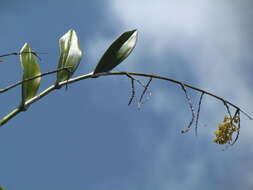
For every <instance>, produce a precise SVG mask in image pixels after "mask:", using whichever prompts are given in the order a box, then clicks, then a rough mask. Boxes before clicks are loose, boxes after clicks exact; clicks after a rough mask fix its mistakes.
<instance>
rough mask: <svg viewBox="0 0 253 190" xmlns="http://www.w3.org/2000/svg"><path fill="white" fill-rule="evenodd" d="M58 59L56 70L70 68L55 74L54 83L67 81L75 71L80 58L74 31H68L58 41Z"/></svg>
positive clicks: (80, 54)
mask: <svg viewBox="0 0 253 190" xmlns="http://www.w3.org/2000/svg"><path fill="white" fill-rule="evenodd" d="M59 46H60V59H59V63H58V69H61V68H66V67H70V68H69V69H68V70H62V71H60V72H58V73H57V80H56V83H59V82H61V81H64V80H67V79H69V78H70V77H71V76H72V75H73V74H74V72H75V71H76V69H77V67H78V65H79V63H80V61H81V58H82V50H81V49H80V45H79V40H78V37H77V34H76V32H75V31H74V30H69V31H68V32H67V33H66V34H64V35H63V36H62V37H61V38H60V40H59Z"/></svg>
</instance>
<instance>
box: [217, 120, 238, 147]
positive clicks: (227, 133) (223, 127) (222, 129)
mask: <svg viewBox="0 0 253 190" xmlns="http://www.w3.org/2000/svg"><path fill="white" fill-rule="evenodd" d="M239 119H240V118H239V116H236V117H234V118H230V117H228V116H227V115H224V120H223V123H219V124H218V130H216V131H214V134H215V136H216V138H215V139H214V140H213V142H214V143H217V144H231V143H232V141H233V138H232V136H233V133H234V132H238V131H239V128H238V126H236V125H235V124H238V122H239ZM234 123H235V124H234Z"/></svg>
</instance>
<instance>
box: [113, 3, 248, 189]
mask: <svg viewBox="0 0 253 190" xmlns="http://www.w3.org/2000/svg"><path fill="white" fill-rule="evenodd" d="M244 2H245V4H246V3H247V1H244ZM245 4H243V3H242V2H241V5H240V6H239V5H238V4H236V2H235V1H220V0H214V1H207V0H187V1H186V0H175V1H173V0H172V1H163V0H157V1H151V0H138V1H130V0H121V1H119V0H111V6H112V10H113V11H114V12H115V18H118V19H119V20H120V21H121V23H122V25H123V27H126V28H127V27H130V28H138V29H139V31H140V33H141V36H140V44H139V46H138V48H140V49H141V51H142V52H143V53H140V51H138V53H137V56H138V57H137V58H135V59H134V60H136V61H138V60H142V57H145V54H147V52H148V53H150V52H152V54H153V57H162V56H163V57H164V56H166V54H168V53H169V52H173V53H175V54H176V55H181V56H182V57H184V60H185V63H183V65H178V68H172V67H170V69H175V70H176V72H177V73H182V74H183V75H186V73H187V72H188V71H187V70H185V69H184V68H187V67H186V65H187V66H190V68H191V71H194V72H193V73H191V74H192V76H194V77H195V78H196V79H197V81H195V84H198V85H197V86H200V87H203V88H205V89H207V90H210V91H212V92H214V93H217V94H218V95H220V96H222V97H227V98H228V99H229V100H231V101H232V102H234V103H236V104H237V105H240V106H242V107H243V108H244V109H246V110H248V111H249V112H251V113H253V110H252V107H253V105H252V103H251V102H252V90H251V88H250V87H249V86H247V84H246V82H245V80H246V78H249V76H245V73H246V72H245V70H244V64H247V63H245V61H246V60H247V59H248V57H249V56H252V55H249V52H248V49H249V47H250V44H249V42H248V39H247V38H246V37H245V35H244V33H245V30H247V28H245V27H243V26H242V25H241V23H242V22H243V21H245V19H251V18H247V15H244V14H243V11H244V9H243V7H244V5H245ZM135 56H136V55H135ZM157 64H159V66H161V68H164V64H165V63H164V62H160V63H157ZM133 65H134V66H133ZM149 66H150V65H147V64H146V65H145V64H144V65H143V64H131V67H135V69H136V70H140V68H144V67H149ZM151 67H152V66H151ZM168 67H169V66H168ZM161 72H162V73H164V70H163V71H161ZM161 91H162V90H161ZM155 93H156V94H158V93H159V94H158V95H156V96H157V97H158V98H154V101H153V102H155V103H154V108H155V110H156V111H157V112H161V111H169V110H164V104H167V98H166V95H164V93H163V92H158V91H156V92H155ZM166 93H167V92H166ZM208 102H209V103H208ZM204 107H205V109H206V110H208V112H209V113H212V114H210V116H204V118H205V117H206V118H208V119H210V120H212V119H211V118H212V117H215V116H216V118H221V119H222V116H221V115H220V114H223V112H224V111H223V110H221V109H220V108H221V106H220V105H218V104H216V103H214V101H209V99H208V100H207V101H205V105H204ZM159 109H160V110H159ZM243 119H245V118H243ZM208 122H209V121H208ZM210 122H211V121H210ZM243 124H244V125H245V126H243V131H242V134H241V138H242V140H241V141H242V142H243V141H244V140H243V139H247V140H245V141H246V142H247V141H251V142H252V140H251V139H252V135H250V134H252V132H253V129H252V128H251V125H252V123H251V122H248V121H246V122H243ZM170 144H171V143H169V142H165V145H161V147H160V148H162V149H163V148H164V147H163V146H165V147H166V151H165V154H166V155H165V156H164V155H163V153H162V152H160V153H158V154H157V155H158V156H157V159H162V158H165V159H167V155H168V152H169V150H168V147H170ZM172 148H173V147H172ZM157 162H158V163H159V164H161V165H160V166H158V170H159V172H158V173H161V168H163V166H162V165H163V164H162V163H169V162H170V161H168V160H166V161H163V160H159V161H157ZM195 162H196V160H191V161H189V164H191V165H192V164H193V165H194V166H198V167H199V169H198V171H194V172H193V173H191V171H192V168H190V167H189V168H188V170H187V171H189V175H191V177H189V180H190V181H191V180H195V181H196V180H197V179H196V178H197V177H198V176H196V175H198V174H200V173H201V171H202V169H203V168H202V167H201V165H200V164H199V163H198V164H196V163H195ZM154 167H157V166H156V165H155V166H154ZM195 168H197V167H195ZM158 176H159V177H158V178H162V177H164V175H163V174H161V175H158ZM162 181H166V180H162ZM164 184H166V182H164ZM189 184H191V183H189ZM161 185H162V183H161Z"/></svg>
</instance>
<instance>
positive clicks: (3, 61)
mask: <svg viewBox="0 0 253 190" xmlns="http://www.w3.org/2000/svg"><path fill="white" fill-rule="evenodd" d="M0 62H4V61H3V60H0ZM0 190H1V189H0Z"/></svg>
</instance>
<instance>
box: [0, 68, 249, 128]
mask: <svg viewBox="0 0 253 190" xmlns="http://www.w3.org/2000/svg"><path fill="white" fill-rule="evenodd" d="M65 69H66V68H65ZM55 72H58V71H55ZM112 75H123V76H129V75H133V76H140V77H148V78H150V77H152V78H156V79H160V80H165V81H170V82H172V83H176V84H179V85H181V86H182V85H183V86H185V87H188V88H191V89H193V90H195V91H198V92H201V93H203V94H206V95H209V96H211V97H213V98H216V99H217V100H220V101H222V102H223V103H224V102H225V103H226V104H228V105H230V106H232V107H234V108H235V109H237V110H239V111H241V112H242V113H243V114H244V115H245V116H247V117H248V118H249V119H250V120H252V117H251V116H250V115H249V114H247V113H246V112H245V111H243V110H242V109H240V108H239V107H238V106H236V105H235V104H233V103H231V102H229V101H228V100H225V99H224V98H222V97H219V96H217V95H215V94H213V93H211V92H208V91H205V90H203V89H201V88H197V87H194V86H192V85H190V84H186V83H183V82H181V81H178V80H175V79H172V78H169V77H164V76H159V75H154V74H145V73H137V72H106V73H98V74H95V75H93V72H91V73H88V74H85V75H81V76H78V77H75V78H72V79H69V80H66V81H62V82H60V83H59V84H57V86H56V85H51V86H50V87H48V88H47V89H45V90H44V91H42V92H41V93H40V94H38V95H37V96H35V97H33V98H32V99H30V100H28V101H26V102H25V104H24V107H29V106H30V105H31V104H33V103H35V102H36V101H38V100H40V99H41V98H43V97H44V96H46V95H47V94H49V93H50V92H52V91H54V90H56V89H58V88H59V87H62V86H64V85H67V84H72V83H75V82H78V81H81V80H85V79H89V78H97V77H102V76H112ZM37 77H38V76H37ZM27 80H31V79H27ZM22 83H23V81H21V82H20V83H19V84H22ZM19 84H18V85H19ZM16 86H17V85H16ZM22 111H24V110H23V109H22V108H20V107H18V108H16V109H14V110H13V111H11V112H10V113H9V114H7V115H6V116H4V117H3V119H2V120H0V126H2V125H4V124H5V123H6V122H7V121H9V120H10V119H12V118H13V117H15V116H16V115H17V114H19V113H20V112H22Z"/></svg>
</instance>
